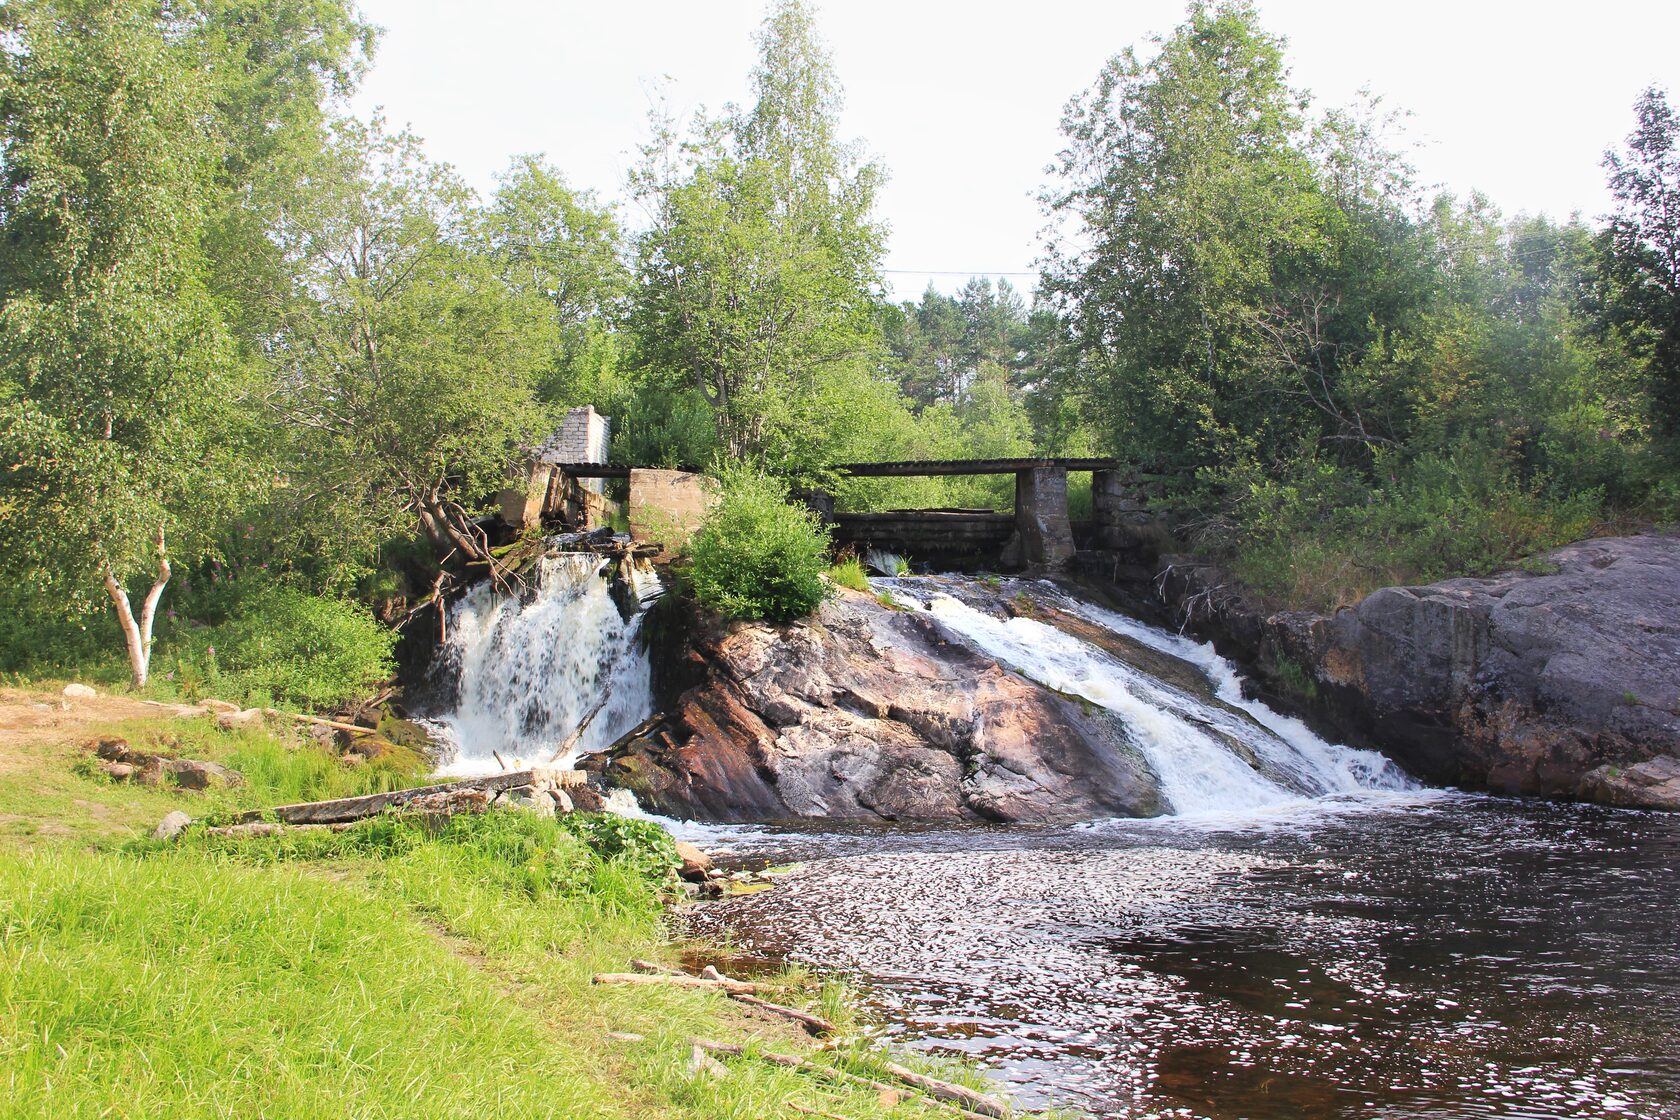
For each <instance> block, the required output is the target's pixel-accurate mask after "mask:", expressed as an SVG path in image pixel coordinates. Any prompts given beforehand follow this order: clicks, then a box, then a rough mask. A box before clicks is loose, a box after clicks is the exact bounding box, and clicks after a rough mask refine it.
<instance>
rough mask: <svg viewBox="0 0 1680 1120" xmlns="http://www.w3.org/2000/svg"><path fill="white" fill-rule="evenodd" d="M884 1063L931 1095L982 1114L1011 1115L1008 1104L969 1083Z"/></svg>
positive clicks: (893, 1071)
mask: <svg viewBox="0 0 1680 1120" xmlns="http://www.w3.org/2000/svg"><path fill="white" fill-rule="evenodd" d="M884 1065H885V1068H886V1071H887V1072H888V1073H890V1074H892V1075H893V1076H894V1077H896V1078H897V1079H898V1080H900V1081H902V1082H904V1083H905V1084H906V1085H909V1086H912V1087H914V1088H917V1089H920V1090H921V1091H922V1092H924V1093H927V1094H928V1095H929V1096H934V1097H938V1098H939V1099H940V1100H942V1101H949V1102H950V1103H952V1104H955V1105H958V1106H960V1107H962V1108H966V1109H970V1110H972V1111H974V1112H977V1113H979V1114H980V1115H982V1116H995V1117H1006V1116H1008V1115H1009V1106H1008V1105H1006V1104H1004V1103H1003V1102H1002V1101H1000V1100H998V1099H997V1098H996V1097H993V1096H989V1095H987V1094H985V1093H981V1092H976V1091H975V1090H973V1089H970V1088H969V1087H968V1086H967V1085H955V1084H952V1083H951V1082H949V1081H941V1080H940V1079H939V1078H937V1077H929V1076H928V1075H927V1074H925V1073H917V1072H916V1071H915V1070H913V1069H906V1068H905V1067H903V1066H901V1065H898V1064H897V1063H895V1062H886V1063H884Z"/></svg>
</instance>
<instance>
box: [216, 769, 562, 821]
mask: <svg viewBox="0 0 1680 1120" xmlns="http://www.w3.org/2000/svg"><path fill="white" fill-rule="evenodd" d="M583 783H584V774H583V771H581V770H547V769H536V770H513V771H510V772H508V773H506V774H490V775H487V776H485V777H482V778H463V779H462V780H460V781H458V782H446V783H443V784H441V785H435V786H417V787H415V788H413V789H394V790H391V791H389V792H387V793H370V794H366V795H364V796H362V797H340V798H336V799H334V800H332V801H306V802H301V803H299V804H296V805H277V806H275V807H274V808H272V809H253V810H251V811H250V812H248V813H242V814H240V816H239V818H238V819H239V820H240V821H241V822H244V821H259V820H263V819H264V818H265V817H268V816H270V815H272V816H274V817H276V818H278V819H279V820H281V821H284V822H285V823H286V824H337V823H339V822H341V821H359V820H361V819H362V818H363V817H371V816H373V815H374V814H376V813H380V812H383V811H384V810H386V809H388V808H395V807H401V806H403V805H405V804H407V803H408V802H410V801H414V800H416V799H418V798H422V797H429V796H431V795H432V794H437V793H459V792H463V791H467V790H478V791H481V792H484V793H496V792H499V791H501V790H504V789H514V788H516V787H518V786H533V785H534V786H541V785H548V786H550V787H551V788H554V789H573V788H576V787H578V786H581V785H583Z"/></svg>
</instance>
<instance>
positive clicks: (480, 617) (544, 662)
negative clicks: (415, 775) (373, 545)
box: [432, 553, 659, 775]
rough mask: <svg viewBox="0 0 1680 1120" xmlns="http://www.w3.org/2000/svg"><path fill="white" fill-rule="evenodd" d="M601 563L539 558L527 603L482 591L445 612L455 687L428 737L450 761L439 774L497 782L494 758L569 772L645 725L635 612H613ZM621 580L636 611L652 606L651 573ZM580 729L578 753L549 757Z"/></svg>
mask: <svg viewBox="0 0 1680 1120" xmlns="http://www.w3.org/2000/svg"><path fill="white" fill-rule="evenodd" d="M608 563H609V561H607V560H605V559H603V558H601V557H599V556H595V555H593V554H587V553H565V554H561V555H558V556H550V557H545V558H544V559H543V560H542V561H541V562H540V564H539V567H538V570H537V580H536V589H535V592H534V594H532V595H531V596H530V597H529V598H528V599H523V600H522V599H521V598H520V597H518V596H510V595H499V594H497V593H496V592H495V591H494V590H493V589H492V588H491V587H490V585H489V583H488V582H485V583H481V584H479V585H478V586H477V587H475V588H473V590H471V591H470V592H468V593H467V594H466V595H465V596H463V597H462V599H461V600H460V601H459V602H458V603H456V604H455V605H454V606H453V607H452V608H451V609H450V614H449V626H448V640H447V642H446V643H445V649H444V653H443V656H444V658H445V664H446V665H447V666H448V667H449V668H450V669H451V670H452V671H454V672H455V673H456V676H457V682H458V686H457V701H456V706H455V710H454V711H452V712H449V713H447V714H445V715H443V716H440V717H439V718H437V719H436V720H434V721H432V726H433V727H434V729H435V730H437V731H438V732H440V733H441V737H443V738H444V739H446V740H447V741H448V742H449V743H450V744H451V745H452V746H453V747H454V756H453V757H452V758H451V759H450V760H449V761H448V762H447V763H446V764H445V765H444V766H443V767H442V768H441V770H440V771H439V772H440V773H443V774H448V775H470V774H485V773H494V772H496V771H498V770H500V769H502V763H501V762H498V761H497V758H496V755H498V754H499V755H500V756H501V759H502V762H505V763H506V764H507V765H508V766H509V767H517V766H519V765H525V766H531V765H549V764H554V765H568V764H570V763H571V762H572V761H574V760H575V759H576V758H577V757H578V756H579V755H582V754H589V753H591V752H593V751H597V750H600V749H602V748H603V747H606V746H607V745H608V744H610V743H612V742H613V740H615V739H617V738H618V737H619V736H620V735H622V734H624V733H625V732H627V731H629V730H630V729H631V728H633V727H635V726H636V724H638V723H640V722H641V721H642V720H644V719H646V718H647V717H648V715H649V714H651V713H652V711H653V692H652V687H651V680H650V670H649V665H648V658H647V653H646V651H645V650H643V649H642V646H641V642H640V639H639V631H640V629H641V622H642V612H641V610H640V609H637V610H635V611H633V612H632V613H631V615H630V617H628V618H626V617H625V616H624V615H623V614H622V613H621V612H620V610H619V607H618V604H617V603H615V602H614V600H613V597H612V594H611V589H610V585H609V581H608V580H607V579H606V578H605V568H606V565H607V564H608ZM626 574H627V577H628V580H629V582H630V585H631V587H632V589H633V591H634V592H635V595H636V597H637V599H638V600H639V601H640V602H643V603H645V602H646V601H647V600H648V599H649V598H651V597H653V596H655V595H657V593H658V591H659V587H658V580H657V577H655V576H653V574H652V573H651V572H642V571H638V570H637V569H635V568H634V567H632V569H631V570H630V571H629V572H628V573H626ZM603 699H604V701H605V705H604V707H600V710H599V712H596V711H595V709H596V708H597V707H598V706H599V705H601V704H602V701H603ZM592 713H594V714H593V715H592ZM585 719H588V720H589V723H588V726H587V727H586V728H585V729H584V732H583V734H582V735H581V736H579V737H578V740H577V742H576V743H575V744H573V745H572V747H571V749H570V750H567V751H566V752H565V754H564V757H556V755H557V752H559V751H560V749H561V747H562V746H564V745H565V744H566V743H567V741H568V740H569V739H570V737H571V736H572V733H573V732H575V731H576V730H577V728H578V725H579V724H580V723H581V722H583V721H584V720H585Z"/></svg>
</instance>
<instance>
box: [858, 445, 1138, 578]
mask: <svg viewBox="0 0 1680 1120" xmlns="http://www.w3.org/2000/svg"><path fill="white" fill-rule="evenodd" d="M836 469H837V470H839V471H841V472H842V473H844V474H849V475H851V476H853V477H857V478H888V477H900V478H902V477H911V476H927V475H954V474H1013V475H1014V476H1015V508H1014V511H1013V512H1011V513H1000V512H997V511H994V510H978V509H963V510H891V511H887V512H884V513H839V514H834V515H833V516H832V517H831V518H829V519H828V520H829V521H830V522H831V524H832V527H833V530H834V537H835V540H836V542H837V543H839V544H841V545H850V546H852V547H854V548H858V549H863V548H871V547H873V548H881V549H885V550H887V551H891V552H898V553H901V554H904V555H908V556H912V557H915V558H916V559H918V560H927V561H931V562H934V563H939V564H951V565H954V566H959V567H960V566H989V565H992V564H1001V565H1002V566H1003V567H1005V568H1017V569H1025V570H1028V571H1055V570H1057V569H1060V568H1062V567H1065V566H1066V565H1067V564H1068V562H1069V561H1071V560H1072V559H1073V557H1074V554H1075V552H1076V551H1077V549H1078V548H1079V547H1080V546H1082V545H1089V546H1096V547H1120V546H1123V545H1125V544H1129V543H1131V541H1132V539H1133V538H1134V536H1135V535H1136V534H1137V532H1138V531H1139V529H1141V528H1142V527H1143V526H1144V525H1146V524H1147V523H1149V522H1150V521H1152V520H1153V515H1152V514H1151V513H1150V512H1149V497H1150V490H1151V484H1150V483H1148V482H1145V481H1143V480H1142V478H1141V477H1140V476H1139V475H1138V474H1136V473H1135V472H1131V471H1126V470H1123V469H1121V467H1120V466H1119V464H1117V463H1115V462H1114V461H1113V460H1111V459H967V460H950V461H936V462H906V463H851V464H847V465H845V466H841V467H838V468H836ZM1069 471H1090V472H1091V491H1092V507H1093V508H1092V517H1091V520H1090V521H1089V522H1078V523H1076V522H1074V521H1073V520H1072V518H1071V517H1070V516H1069V514H1068V472H1069Z"/></svg>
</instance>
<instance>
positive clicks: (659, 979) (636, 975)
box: [594, 972, 758, 996]
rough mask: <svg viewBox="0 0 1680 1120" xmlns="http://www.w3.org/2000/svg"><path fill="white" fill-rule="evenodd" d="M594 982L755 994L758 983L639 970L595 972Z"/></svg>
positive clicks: (731, 993)
mask: <svg viewBox="0 0 1680 1120" xmlns="http://www.w3.org/2000/svg"><path fill="white" fill-rule="evenodd" d="M594 983H596V984H665V985H669V986H670V987H673V988H706V989H708V990H710V991H714V992H727V993H729V994H730V995H744V996H750V995H757V994H758V985H757V984H752V983H748V982H747V981H745V980H730V979H728V978H722V979H717V980H714V979H712V978H711V977H709V976H672V975H669V974H667V973H659V974H657V975H653V976H649V975H647V974H646V973H641V972H597V973H596V974H595V977H594Z"/></svg>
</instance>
